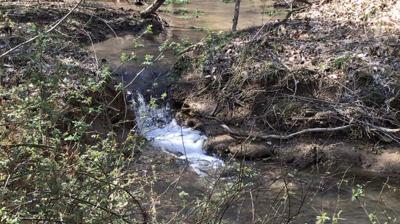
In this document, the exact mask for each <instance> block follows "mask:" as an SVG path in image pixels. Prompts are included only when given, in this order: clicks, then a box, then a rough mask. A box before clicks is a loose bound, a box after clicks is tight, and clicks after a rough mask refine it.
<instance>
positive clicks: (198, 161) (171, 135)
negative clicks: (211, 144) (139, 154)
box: [128, 92, 224, 175]
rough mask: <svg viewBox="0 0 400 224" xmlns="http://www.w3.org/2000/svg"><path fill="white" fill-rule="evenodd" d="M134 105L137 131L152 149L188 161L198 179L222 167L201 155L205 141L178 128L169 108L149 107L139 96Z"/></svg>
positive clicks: (218, 161)
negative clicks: (155, 148)
mask: <svg viewBox="0 0 400 224" xmlns="http://www.w3.org/2000/svg"><path fill="white" fill-rule="evenodd" d="M128 94H132V93H129V92H128ZM134 104H135V105H134V110H135V115H136V124H137V130H138V132H139V133H140V134H141V135H142V136H143V137H145V138H146V139H147V140H149V141H150V143H151V144H152V145H153V146H154V147H157V148H160V149H162V150H164V151H166V152H169V153H173V154H175V155H177V157H178V158H179V159H183V160H187V161H188V162H189V164H190V166H191V167H192V168H193V170H194V171H195V172H196V173H197V174H199V175H205V174H207V171H210V170H213V169H216V168H218V167H221V166H223V165H224V163H223V161H222V160H220V159H218V158H215V157H212V156H209V155H206V153H205V152H204V151H203V145H204V143H205V141H206V140H207V137H206V136H205V135H202V134H201V132H200V131H197V130H193V129H191V128H186V127H182V126H180V125H179V124H178V123H177V121H176V120H175V119H173V118H172V117H171V111H170V108H169V106H168V105H167V106H165V107H162V108H156V107H152V106H149V105H147V104H146V102H145V99H144V97H143V96H142V95H141V94H140V93H137V100H136V102H134Z"/></svg>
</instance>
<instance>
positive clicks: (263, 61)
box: [172, 0, 400, 173]
mask: <svg viewBox="0 0 400 224" xmlns="http://www.w3.org/2000/svg"><path fill="white" fill-rule="evenodd" d="M399 7H400V4H399V3H398V2H396V1H389V0H386V1H380V2H379V3H377V2H374V1H370V0H363V1H358V2H353V1H344V0H343V1H336V2H326V3H322V4H319V3H315V4H313V5H312V6H311V7H309V8H307V9H303V8H301V9H299V11H298V12H297V13H295V14H293V15H292V17H291V18H290V19H289V20H288V21H285V22H281V23H279V22H278V23H273V24H266V25H264V26H262V27H258V28H254V29H249V30H246V31H243V32H239V33H237V34H212V35H210V36H209V37H208V38H206V39H205V40H204V41H203V42H201V43H199V44H197V45H195V46H194V47H193V48H192V49H190V51H188V52H187V53H185V54H184V55H183V56H182V57H181V59H180V60H179V61H178V63H177V64H176V66H175V73H176V74H177V75H178V76H179V80H178V83H177V84H176V85H175V87H174V90H173V97H172V98H173V101H174V103H173V104H174V107H175V110H176V111H177V119H178V121H180V122H181V123H183V124H186V125H188V126H190V127H194V128H196V129H198V130H202V131H204V132H205V134H206V135H207V136H209V142H208V144H207V149H208V150H210V151H213V152H215V151H217V152H219V153H221V154H227V153H228V154H231V155H236V156H239V157H246V158H262V157H267V156H273V158H276V159H279V160H282V158H283V161H286V162H287V163H289V164H293V165H294V166H296V167H303V168H305V167H308V166H310V165H313V164H318V163H319V162H320V161H321V162H322V161H325V162H328V163H332V162H333V163H336V164H338V163H341V161H342V160H345V161H347V162H345V163H348V164H349V165H353V166H362V167H365V168H367V169H371V170H374V171H377V172H386V171H389V172H390V173H393V172H392V171H390V170H391V169H390V168H388V169H386V168H385V167H384V166H385V165H382V164H385V163H382V162H379V161H380V158H381V157H382V158H383V157H390V156H385V155H386V153H388V154H390V155H392V154H391V153H392V151H391V149H393V150H394V151H398V148H399V147H398V146H399V142H400V129H399V127H400V117H399V114H400V113H399V111H400V94H399V90H400V84H399V83H400V76H399V73H398V71H399V70H400V50H399V49H400V48H399V46H400V42H399V39H398V37H399V34H400V29H399V24H400V20H399V18H398V13H396V12H397V11H396V10H395V9H397V8H399ZM349 9H354V10H349ZM371 9H372V11H371ZM292 133H295V134H294V135H293V136H292V135H290V134H292ZM292 137H293V138H292ZM293 139H295V140H293ZM298 139H299V140H298ZM312 139H314V140H312ZM296 142H300V143H301V144H297V143H296ZM302 142H305V143H304V144H303V143H302ZM326 142H329V144H328V148H329V149H330V150H328V151H329V152H328V151H327V150H316V149H318V148H326V147H325V146H326ZM342 142H344V143H342ZM360 142H363V144H362V145H360ZM293 144H294V145H295V147H294V145H293ZM302 144H303V145H304V146H301V145H302ZM314 144H316V145H317V146H315V145H314ZM359 146H360V147H359ZM377 146H379V147H378V148H379V150H378V151H380V152H384V153H383V154H382V155H381V156H376V154H377V153H370V152H369V151H371V150H372V151H375V150H374V149H375V148H376V147H377ZM354 147H355V148H362V149H363V150H364V151H365V153H364V152H363V153H361V154H362V155H361V154H360V155H359V153H358V152H357V153H352V152H351V150H346V149H352V148H354ZM282 148H283V149H287V150H282ZM298 151H301V153H298ZM315 152H323V153H322V154H323V155H317V154H316V153H315ZM342 152H343V153H342ZM396 153H397V152H396ZM378 154H379V153H378ZM287 155H290V157H293V156H294V158H287ZM319 156H322V157H321V158H318V157H319ZM355 157H356V158H364V157H368V158H364V159H354V158H355ZM303 158H304V159H303ZM322 158H324V159H322ZM310 161H311V162H310ZM394 163H397V164H398V163H399V162H396V160H392V161H391V162H390V164H391V165H390V166H389V165H388V166H389V167H391V166H392V165H393V164H394ZM396 166H397V165H396ZM374 167H375V168H374ZM378 167H380V168H378Z"/></svg>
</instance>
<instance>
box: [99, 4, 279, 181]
mask: <svg viewBox="0 0 400 224" xmlns="http://www.w3.org/2000/svg"><path fill="white" fill-rule="evenodd" d="M122 6H123V7H126V8H132V7H134V6H132V5H129V4H126V3H122ZM269 6H271V2H269V1H260V0H253V1H243V3H242V8H241V14H240V16H241V17H240V20H239V21H240V22H239V24H238V27H239V28H247V27H251V26H257V25H261V24H263V23H264V22H265V21H266V20H267V19H268V17H267V16H265V13H264V11H265V9H266V8H267V7H269ZM233 7H234V4H233V3H224V2H222V1H212V0H208V1H199V0H195V1H191V2H190V4H181V5H174V4H171V5H168V6H164V7H163V8H162V9H161V12H162V16H163V18H165V19H166V20H167V21H168V23H169V25H170V27H169V28H168V30H167V31H166V32H164V33H162V34H160V35H144V36H142V37H140V38H138V37H137V36H135V35H133V34H127V35H124V36H121V37H113V38H110V39H108V40H106V41H104V42H101V43H98V44H95V45H94V51H95V54H96V56H97V57H98V58H99V59H102V60H103V59H105V60H106V61H107V62H108V64H110V65H111V67H112V69H113V70H114V73H116V74H118V77H119V78H120V79H121V81H122V82H123V83H125V84H126V83H129V85H128V87H127V89H128V90H129V94H130V95H132V96H131V97H130V99H136V100H135V104H134V108H135V109H134V110H135V111H136V122H137V129H138V132H139V133H140V134H142V135H143V136H144V137H145V138H147V139H148V140H149V141H150V143H151V144H152V145H153V146H154V147H156V148H159V149H162V150H164V151H167V152H170V153H174V154H175V155H176V156H177V157H178V158H180V159H183V160H186V161H188V162H189V163H190V166H191V167H192V168H193V170H194V171H195V172H196V173H197V174H200V175H204V174H206V173H207V172H209V171H210V170H213V169H215V168H218V167H221V166H223V161H222V160H220V159H218V158H216V157H213V156H210V155H206V153H205V152H204V151H203V150H202V148H203V145H204V143H205V141H206V140H207V137H206V136H204V135H203V134H201V133H200V132H199V131H196V130H193V129H191V128H187V127H181V126H180V125H178V124H177V122H176V120H175V119H172V118H171V116H170V114H169V113H170V111H169V110H168V108H167V107H166V105H165V104H164V105H162V106H161V107H160V106H154V105H153V106H150V105H149V100H150V99H151V98H160V97H161V96H162V95H163V94H165V93H166V92H168V89H167V86H168V81H167V80H168V71H169V70H170V68H171V66H172V65H173V63H174V62H175V60H176V58H175V56H174V55H173V54H172V53H171V52H165V53H164V54H163V55H162V57H160V58H159V60H158V61H157V62H156V63H155V65H152V66H149V67H148V68H147V69H145V70H143V71H142V68H143V67H144V66H143V65H142V63H143V62H144V58H145V57H146V55H153V56H154V57H156V58H158V57H157V55H159V54H160V52H159V47H160V46H161V45H162V44H163V43H164V42H165V41H183V40H185V41H189V42H192V43H194V42H197V41H199V40H201V38H202V37H204V35H205V32H204V31H201V29H199V28H206V29H211V30H216V31H218V30H219V31H226V30H229V29H230V26H231V17H232V12H233ZM176 12H184V14H183V15H182V13H180V14H177V13H176ZM269 19H271V18H269ZM134 42H138V43H140V44H141V45H143V46H144V47H142V48H140V47H139V48H136V47H133V43H134ZM132 52H134V53H135V55H136V56H137V58H138V60H137V61H136V62H135V63H121V54H123V53H125V54H126V55H130V54H131V53H132ZM103 61H104V60H103ZM136 93H137V94H136Z"/></svg>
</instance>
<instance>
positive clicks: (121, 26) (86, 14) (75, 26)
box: [0, 1, 167, 45]
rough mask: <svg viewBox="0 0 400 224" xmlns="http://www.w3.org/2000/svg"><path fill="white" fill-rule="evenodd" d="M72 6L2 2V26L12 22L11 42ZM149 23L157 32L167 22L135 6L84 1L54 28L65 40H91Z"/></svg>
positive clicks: (57, 18)
mask: <svg viewBox="0 0 400 224" xmlns="http://www.w3.org/2000/svg"><path fill="white" fill-rule="evenodd" d="M73 6H74V5H73V4H69V3H54V2H51V1H50V2H47V1H41V2H40V5H38V4H37V2H34V1H27V2H26V3H16V2H4V3H2V5H1V6H0V12H1V15H2V17H3V18H0V27H4V26H5V25H7V24H10V23H11V24H12V25H11V26H12V28H13V34H14V35H11V36H10V37H9V38H8V39H9V41H10V45H13V43H18V42H20V40H21V38H23V36H21V35H19V34H21V33H20V32H25V31H26V30H29V31H31V32H33V33H34V32H35V29H36V28H43V27H46V26H49V25H52V24H53V23H54V22H55V21H57V20H59V19H61V18H62V17H63V16H64V15H66V14H67V13H68V11H69V10H70V9H71V8H72V7H73ZM148 25H151V26H152V31H153V32H154V33H160V32H162V31H163V30H164V28H165V26H166V25H167V23H166V22H165V21H163V20H162V19H161V18H159V17H157V16H152V17H149V18H145V19H144V18H141V17H140V15H139V12H138V11H135V10H133V9H124V8H118V9H116V8H112V7H107V6H106V5H103V4H95V3H92V4H90V3H81V4H80V6H78V8H77V9H76V10H74V11H73V12H72V13H71V15H70V16H68V18H67V19H66V21H65V22H63V23H61V24H60V25H59V26H58V28H57V29H56V31H55V32H56V33H58V34H61V35H63V36H64V39H66V40H72V41H75V42H77V43H78V42H79V43H82V44H91V43H96V42H99V41H103V40H105V39H107V38H110V37H113V36H119V35H123V34H126V33H139V32H140V31H141V30H143V29H145V28H146V27H147V26H148ZM28 36H29V35H28Z"/></svg>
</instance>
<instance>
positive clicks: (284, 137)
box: [221, 124, 352, 140]
mask: <svg viewBox="0 0 400 224" xmlns="http://www.w3.org/2000/svg"><path fill="white" fill-rule="evenodd" d="M221 127H222V128H223V129H224V130H226V131H228V132H229V133H230V134H233V135H237V136H241V137H255V138H259V139H280V140H289V139H291V138H294V137H296V136H298V135H302V134H306V133H323V132H336V131H343V130H346V129H349V128H351V127H352V125H351V124H349V125H344V126H340V127H334V128H308V129H304V130H301V131H298V132H295V133H292V134H289V135H276V134H275V135H274V134H272V135H269V134H259V133H258V134H252V133H240V132H237V131H234V130H232V129H231V128H229V127H228V126H227V125H225V124H223V125H221Z"/></svg>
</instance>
